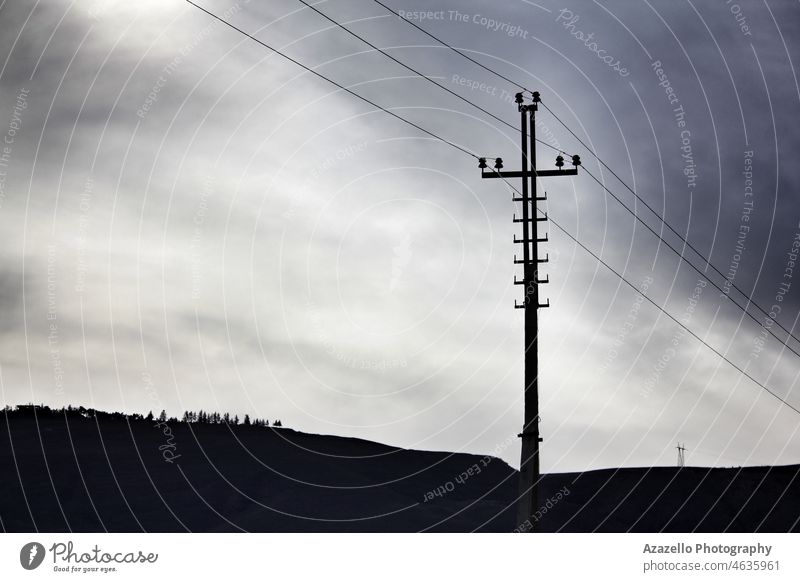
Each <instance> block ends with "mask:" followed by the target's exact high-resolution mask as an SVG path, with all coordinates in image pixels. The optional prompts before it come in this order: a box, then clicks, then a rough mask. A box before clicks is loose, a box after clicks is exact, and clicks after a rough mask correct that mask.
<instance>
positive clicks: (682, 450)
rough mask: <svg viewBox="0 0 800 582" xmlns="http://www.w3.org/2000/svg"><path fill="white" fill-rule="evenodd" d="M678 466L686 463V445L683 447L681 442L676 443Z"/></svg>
mask: <svg viewBox="0 0 800 582" xmlns="http://www.w3.org/2000/svg"><path fill="white" fill-rule="evenodd" d="M677 449H678V466H679V467H683V466H685V464H686V455H685V453H686V447H684V446H683V445H682V444H681V443H678V446H677Z"/></svg>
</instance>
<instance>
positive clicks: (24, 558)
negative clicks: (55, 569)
mask: <svg viewBox="0 0 800 582" xmlns="http://www.w3.org/2000/svg"><path fill="white" fill-rule="evenodd" d="M44 555H45V551H44V546H43V545H42V544H40V543H38V542H29V543H27V544H25V545H24V546H22V549H21V550H20V551H19V563H20V564H21V565H22V567H23V568H25V569H26V570H35V569H36V568H38V567H39V566H40V565H41V564H42V562H43V561H44Z"/></svg>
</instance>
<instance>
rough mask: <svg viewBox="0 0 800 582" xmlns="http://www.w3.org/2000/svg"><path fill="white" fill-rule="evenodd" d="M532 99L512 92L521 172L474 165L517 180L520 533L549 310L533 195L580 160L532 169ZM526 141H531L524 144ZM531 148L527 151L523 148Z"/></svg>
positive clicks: (529, 521) (529, 516) (526, 519)
mask: <svg viewBox="0 0 800 582" xmlns="http://www.w3.org/2000/svg"><path fill="white" fill-rule="evenodd" d="M531 95H532V98H533V99H532V101H531V103H529V104H525V103H524V100H523V96H522V93H517V94H516V103H517V110H518V111H519V113H520V125H521V127H520V133H521V136H522V139H521V142H520V148H521V150H522V170H521V171H519V172H514V171H512V172H504V171H502V169H503V160H502V159H501V158H496V159H495V163H494V170H492V171H488V172H487V171H486V168H487V166H486V158H480V160H479V163H478V167H479V168H480V169H481V178H500V179H508V178H522V192H521V194H522V197H521V198H520V197H516V196H513V197H512V198H513V200H514V201H515V202H521V203H522V218H517V217H516V215H514V218H513V221H514V222H515V223H521V224H522V238H517V237H516V235H515V236H514V243H515V244H521V245H522V259H521V260H520V259H517V256H516V255H514V263H515V264H521V265H522V266H523V276H522V279H521V280H518V279H517V277H516V276H515V277H514V284H515V285H522V286H523V289H524V290H525V298H524V301H523V302H522V304H518V303H517V302H516V301H515V302H514V307H515V308H517V309H524V310H525V388H524V390H525V392H524V395H525V398H524V402H525V412H524V424H523V426H522V432H521V433H520V434H519V435H518V436H519V437H520V438H521V439H522V455H521V460H520V474H519V475H520V482H519V502H518V503H519V505H518V512H517V522H518V527H521V528H522V530H523V531H536V530H537V529H538V524H537V523H536V522H537V518H536V517H535V516H534V515H535V513H536V512H537V510H538V508H539V500H538V489H539V481H540V471H539V443H540V442H541V441H542V439H541V437H540V436H539V352H538V334H539V319H538V312H539V308H540V307H549V306H550V300H549V299H548V300H547V303H545V304H542V303H541V302H540V301H539V284H540V283H548V282H549V281H550V279H549V276H548V277H547V278H545V279H541V278H540V277H539V268H538V266H539V264H541V263H546V262H548V260H549V256H548V255H545V257H544V258H540V257H539V243H540V242H547V240H548V237H547V233H545V235H544V237H542V238H539V233H538V228H537V224H538V223H539V222H544V221H546V220H547V214H546V213H544V217H543V218H540V217H538V216H537V215H536V202H537V201H543V200H547V193H545V195H544V196H538V195H537V193H536V186H537V183H536V182H537V178H544V177H549V176H575V175H577V173H578V166H579V165H580V163H581V160H580V157H579V156H572V164H573V166H575V167H574V168H571V169H567V170H564V169H563V166H564V158H563V157H562V156H558V157H556V169H555V170H537V169H536V111H537V109H538V104H539V102H540V99H539V92H538V91H534V92H533V93H531ZM529 140H530V141H529ZM529 144H530V149H529V148H528V146H529Z"/></svg>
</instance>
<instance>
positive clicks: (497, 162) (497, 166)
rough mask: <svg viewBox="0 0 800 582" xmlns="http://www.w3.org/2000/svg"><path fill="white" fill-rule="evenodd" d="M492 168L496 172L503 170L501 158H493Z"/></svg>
mask: <svg viewBox="0 0 800 582" xmlns="http://www.w3.org/2000/svg"><path fill="white" fill-rule="evenodd" d="M494 167H495V169H497V170H502V169H503V158H495V159H494Z"/></svg>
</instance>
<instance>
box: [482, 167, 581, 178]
mask: <svg viewBox="0 0 800 582" xmlns="http://www.w3.org/2000/svg"><path fill="white" fill-rule="evenodd" d="M577 175H578V168H577V167H575V168H568V169H566V170H536V171H535V172H522V171H520V172H517V171H513V172H500V171H497V172H486V171H483V172H481V178H501V179H506V178H537V177H539V178H549V177H551V176H577Z"/></svg>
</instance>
